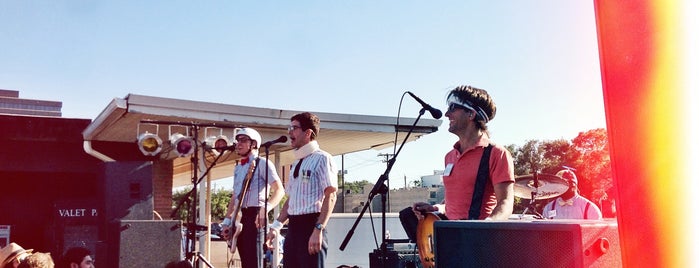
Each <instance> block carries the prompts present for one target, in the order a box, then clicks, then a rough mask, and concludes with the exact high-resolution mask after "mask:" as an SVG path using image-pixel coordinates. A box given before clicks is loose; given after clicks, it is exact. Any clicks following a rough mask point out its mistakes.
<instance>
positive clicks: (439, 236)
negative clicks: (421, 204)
mask: <svg viewBox="0 0 699 268" xmlns="http://www.w3.org/2000/svg"><path fill="white" fill-rule="evenodd" d="M434 237H435V264H436V266H437V267H478V268H481V267H565V268H569V267H570V268H583V267H604V268H606V267H622V264H621V249H620V246H619V234H618V232H617V223H616V222H615V221H591V220H588V221H585V220H541V221H532V222H528V221H436V222H435V223H434Z"/></svg>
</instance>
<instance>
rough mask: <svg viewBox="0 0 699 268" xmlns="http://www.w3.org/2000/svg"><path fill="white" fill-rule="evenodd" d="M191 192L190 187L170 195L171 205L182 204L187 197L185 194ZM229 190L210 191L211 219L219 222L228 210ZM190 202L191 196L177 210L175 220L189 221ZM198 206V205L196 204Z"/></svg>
mask: <svg viewBox="0 0 699 268" xmlns="http://www.w3.org/2000/svg"><path fill="white" fill-rule="evenodd" d="M190 191H192V187H186V188H184V189H182V190H178V191H175V192H174V193H172V205H173V207H175V206H177V205H178V204H180V202H182V200H183V199H184V198H185V197H186V196H187V194H188V193H189V192H190ZM231 194H232V192H231V190H225V189H222V188H221V189H214V190H212V191H211V219H212V220H214V221H215V220H219V219H221V218H223V217H224V214H225V213H226V210H227V209H228V203H229V202H230V201H231ZM191 200H192V196H191V195H190V196H189V199H188V200H187V201H184V203H182V205H181V206H180V207H179V208H178V209H177V213H176V219H179V220H182V221H188V220H191V217H192V215H191V213H190V212H191V209H190V208H191ZM197 205H199V204H197Z"/></svg>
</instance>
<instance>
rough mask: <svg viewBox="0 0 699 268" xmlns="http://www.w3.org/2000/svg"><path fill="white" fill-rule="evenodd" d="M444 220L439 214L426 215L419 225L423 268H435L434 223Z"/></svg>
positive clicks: (418, 243) (418, 247)
mask: <svg viewBox="0 0 699 268" xmlns="http://www.w3.org/2000/svg"><path fill="white" fill-rule="evenodd" d="M439 220H442V218H440V217H439V216H438V215H437V212H428V213H425V217H424V218H423V219H422V220H420V221H419V222H418V224H417V249H418V251H419V253H420V262H421V263H422V267H423V268H434V267H435V264H434V222H436V221H439Z"/></svg>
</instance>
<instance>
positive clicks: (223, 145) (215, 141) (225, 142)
mask: <svg viewBox="0 0 699 268" xmlns="http://www.w3.org/2000/svg"><path fill="white" fill-rule="evenodd" d="M205 142H206V144H207V145H208V146H210V148H211V151H212V152H213V153H214V154H215V155H219V154H222V153H223V152H225V151H226V150H227V149H229V148H227V147H229V146H232V145H233V144H231V142H230V140H229V139H228V137H226V135H218V136H210V137H208V138H206V140H205Z"/></svg>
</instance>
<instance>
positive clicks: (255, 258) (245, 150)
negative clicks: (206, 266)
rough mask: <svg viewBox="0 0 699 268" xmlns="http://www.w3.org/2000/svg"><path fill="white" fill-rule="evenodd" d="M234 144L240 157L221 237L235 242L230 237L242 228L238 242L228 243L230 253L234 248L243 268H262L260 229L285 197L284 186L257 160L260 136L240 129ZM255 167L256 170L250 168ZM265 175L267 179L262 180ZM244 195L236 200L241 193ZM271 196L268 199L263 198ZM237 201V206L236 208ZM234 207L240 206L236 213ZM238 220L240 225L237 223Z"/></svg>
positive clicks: (265, 162)
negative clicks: (239, 213) (237, 227)
mask: <svg viewBox="0 0 699 268" xmlns="http://www.w3.org/2000/svg"><path fill="white" fill-rule="evenodd" d="M235 139H236V141H237V144H236V147H235V150H236V152H237V153H238V155H240V156H242V158H241V159H240V162H239V163H238V165H236V167H235V171H234V180H233V181H234V182H233V195H232V197H231V202H230V203H229V204H228V209H227V211H226V218H225V219H224V221H223V225H224V229H223V237H224V239H226V240H229V239H235V238H234V237H233V235H234V234H236V233H235V232H233V231H234V230H233V229H235V228H231V226H236V225H240V224H242V228H241V229H242V230H236V231H239V232H240V234H239V235H238V237H237V241H231V242H232V243H231V244H232V245H233V247H232V248H231V252H235V250H236V246H237V249H238V254H239V255H240V261H241V264H242V267H243V268H258V267H262V264H261V263H260V262H261V260H262V253H263V252H262V239H263V238H262V237H261V236H262V229H260V228H266V227H267V212H269V211H270V210H272V209H273V208H275V207H276V206H277V205H278V204H279V201H281V199H282V197H283V196H284V186H283V185H282V183H281V179H279V175H278V174H277V170H276V169H275V168H274V164H273V163H272V162H271V161H269V160H267V159H265V158H262V157H258V147H259V146H260V144H261V143H262V136H261V135H260V133H258V132H257V131H256V130H254V129H252V128H242V129H240V130H238V132H236V136H235ZM252 165H256V168H254V167H253V168H251V167H252ZM265 174H267V175H268V176H269V178H265ZM246 177H249V179H250V181H249V184H248V186H247V188H246V189H243V188H244V181H245V179H246ZM243 192H244V193H245V195H244V196H242V197H239V194H240V193H243ZM270 192H271V196H270V197H269V199H267V196H266V194H268V193H270ZM237 200H240V201H241V202H240V204H236V203H237V202H236V201H237ZM236 206H240V207H239V209H236ZM234 211H240V212H241V215H240V217H238V215H233V212H234ZM238 219H239V220H240V222H237V221H238ZM235 223H239V224H235Z"/></svg>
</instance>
